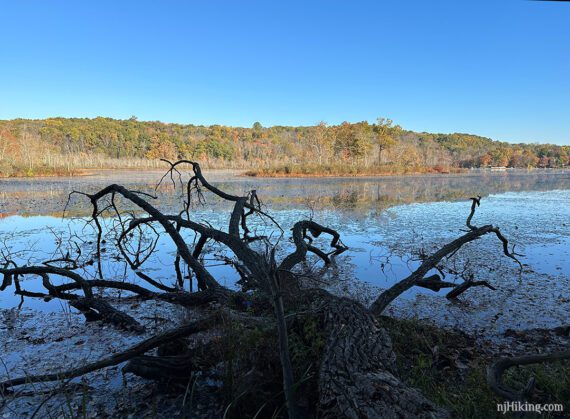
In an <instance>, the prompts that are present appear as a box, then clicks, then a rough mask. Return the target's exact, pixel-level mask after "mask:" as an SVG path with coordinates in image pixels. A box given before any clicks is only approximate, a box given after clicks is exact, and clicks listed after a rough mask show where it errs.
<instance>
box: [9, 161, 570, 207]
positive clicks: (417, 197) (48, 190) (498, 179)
mask: <svg viewBox="0 0 570 419" xmlns="http://www.w3.org/2000/svg"><path fill="white" fill-rule="evenodd" d="M0 182H1V183H0V205H2V204H3V203H6V204H8V205H13V206H14V207H10V208H2V209H3V212H6V211H10V212H13V211H19V212H20V213H27V214H30V215H37V214H49V213H50V212H55V211H56V210H58V209H59V208H62V204H63V203H65V200H66V199H67V191H68V190H69V189H72V188H73V187H74V185H76V184H74V183H73V181H49V180H41V181H38V180H32V181H30V180H26V181H21V180H20V181H0ZM108 182H109V179H108V178H106V179H98V180H90V179H88V178H86V179H85V181H84V183H85V186H83V185H82V187H83V188H84V189H85V190H90V189H92V190H95V189H96V188H97V187H98V186H99V185H101V184H104V183H108ZM153 182H154V180H153V181H152V182H151V181H147V180H140V181H137V180H136V179H134V180H131V181H130V184H129V186H130V187H132V188H136V189H140V190H149V189H154V187H153V185H154V183H153ZM215 184H216V185H218V186H219V187H220V188H222V189H224V190H228V191H231V192H233V193H242V192H243V191H245V190H249V189H258V190H261V189H263V190H264V191H265V195H264V203H265V204H266V205H268V206H271V207H272V208H274V209H290V208H299V207H301V208H305V207H306V206H307V202H308V201H310V202H313V203H314V204H315V205H316V207H315V209H323V208H331V209H335V210H339V211H342V210H348V211H358V210H370V209H374V210H383V209H385V208H388V207H390V206H394V205H401V204H409V203H413V202H433V201H453V200H458V199H464V198H466V197H469V196H471V195H472V194H473V192H474V191H476V192H477V194H479V195H481V196H487V195H489V194H496V193H503V192H510V191H512V192H518V191H548V190H553V189H568V188H569V187H570V177H569V176H568V175H567V174H565V173H545V172H538V171H537V172H533V173H528V172H507V173H475V174H473V175H471V174H470V175H451V176H405V177H383V178H357V179H354V178H350V179H347V178H326V179H324V178H313V179H311V178H304V179H244V178H231V179H230V180H227V181H222V182H215ZM159 192H162V194H161V197H162V198H161V205H164V206H170V205H175V204H176V202H178V198H179V197H178V195H176V194H174V193H172V192H168V191H166V190H164V191H163V190H160V191H159ZM16 205H17V207H16ZM86 211H87V208H86V207H85V208H81V207H79V208H76V213H75V214H74V215H78V216H79V215H86V214H87V212H86Z"/></svg>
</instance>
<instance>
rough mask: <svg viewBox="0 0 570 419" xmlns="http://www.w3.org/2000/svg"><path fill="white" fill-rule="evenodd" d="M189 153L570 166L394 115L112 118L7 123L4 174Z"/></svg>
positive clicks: (289, 162) (348, 165)
mask: <svg viewBox="0 0 570 419" xmlns="http://www.w3.org/2000/svg"><path fill="white" fill-rule="evenodd" d="M160 158H166V159H170V160H176V159H178V158H191V159H197V160H200V161H202V162H204V167H205V168H211V169H213V168H219V169H223V168H229V169H244V170H247V174H249V175H252V176H257V175H263V176H292V175H309V176H312V175H317V176H318V175H322V176H326V175H382V174H404V173H442V172H444V173H448V172H457V171H461V170H463V169H466V168H473V167H492V166H504V167H515V168H563V167H568V166H569V165H570V146H559V145H552V144H522V143H521V144H511V143H505V142H500V141H494V140H492V139H489V138H485V137H480V136H476V135H471V134H461V133H453V134H433V133H425V132H421V133H419V132H414V131H409V130H406V129H404V128H402V127H400V126H398V125H395V124H394V123H393V122H392V121H391V120H390V119H385V118H378V119H377V121H376V122H375V123H368V122H365V121H364V122H358V123H348V122H344V123H342V124H339V125H327V124H326V123H324V122H321V123H319V124H317V125H315V126H299V127H289V126H273V127H263V126H262V125H261V124H260V123H255V124H254V125H253V126H252V127H251V128H243V127H229V126H222V125H211V126H200V125H182V124H170V123H162V122H146V121H145V122H143V121H138V120H137V119H136V118H135V117H132V118H130V119H128V120H116V119H112V118H102V117H99V118H94V119H88V118H49V119H43V120H29V119H15V120H5V121H0V176H2V177H10V176H38V175H50V174H53V175H57V174H77V173H79V172H81V171H82V170H85V169H103V168H109V169H112V168H153V167H157V165H158V162H159V159H160Z"/></svg>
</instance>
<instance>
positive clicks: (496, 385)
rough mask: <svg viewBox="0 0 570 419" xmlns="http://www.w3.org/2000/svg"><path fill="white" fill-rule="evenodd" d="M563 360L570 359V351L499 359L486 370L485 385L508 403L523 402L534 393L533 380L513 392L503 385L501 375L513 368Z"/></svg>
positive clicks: (534, 381)
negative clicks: (508, 401)
mask: <svg viewBox="0 0 570 419" xmlns="http://www.w3.org/2000/svg"><path fill="white" fill-rule="evenodd" d="M564 359H570V350H567V351H562V352H554V353H548V354H539V355H524V356H517V357H512V358H501V359H498V360H497V361H495V362H493V364H491V365H490V366H489V368H487V383H488V384H489V387H491V389H492V390H493V391H494V392H495V393H496V394H497V395H499V396H501V397H503V398H505V399H507V400H510V401H520V402H524V401H526V400H528V399H529V398H530V397H531V395H532V393H533V392H534V389H535V385H536V380H535V378H534V377H532V378H530V379H529V381H528V382H527V384H526V386H525V387H524V388H523V389H520V390H515V389H512V388H510V387H509V386H507V385H506V384H505V383H503V374H504V373H505V371H507V370H508V369H509V368H512V367H515V366H520V365H531V364H542V363H546V362H555V361H561V360H564Z"/></svg>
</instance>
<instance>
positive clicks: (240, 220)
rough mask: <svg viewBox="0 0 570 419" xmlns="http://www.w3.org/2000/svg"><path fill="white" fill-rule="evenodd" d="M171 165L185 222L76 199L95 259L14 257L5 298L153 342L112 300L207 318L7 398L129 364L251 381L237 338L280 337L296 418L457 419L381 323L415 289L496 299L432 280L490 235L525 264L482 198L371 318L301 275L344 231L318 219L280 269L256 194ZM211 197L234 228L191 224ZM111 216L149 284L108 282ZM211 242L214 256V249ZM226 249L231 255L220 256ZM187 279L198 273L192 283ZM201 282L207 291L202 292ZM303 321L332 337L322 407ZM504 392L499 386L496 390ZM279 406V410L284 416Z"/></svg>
mask: <svg viewBox="0 0 570 419" xmlns="http://www.w3.org/2000/svg"><path fill="white" fill-rule="evenodd" d="M167 163H168V164H169V165H170V168H169V170H168V172H167V173H166V175H165V177H163V178H162V179H161V182H163V181H164V180H165V179H170V181H171V182H172V183H173V185H175V186H177V185H180V187H181V188H183V190H184V198H183V200H182V201H183V202H182V207H181V209H180V211H179V212H178V213H174V214H165V213H163V212H162V211H160V210H159V209H158V208H157V207H156V206H155V205H153V204H152V201H153V200H154V199H155V197H154V196H153V195H150V194H147V193H143V192H139V191H133V190H129V189H127V188H125V187H123V186H121V185H115V184H114V185H109V186H107V187H105V188H103V189H101V190H100V191H98V192H96V193H93V194H87V193H84V192H79V191H74V192H72V193H71V194H70V197H71V196H75V195H79V196H82V197H84V198H86V199H87V200H88V201H89V202H90V204H91V206H92V213H91V220H90V223H91V224H92V225H93V226H94V228H95V231H96V238H95V247H94V248H95V257H94V258H93V259H89V260H88V261H87V262H81V261H80V260H79V258H78V257H75V258H74V257H70V256H69V253H68V254H66V255H63V256H62V257H61V258H57V260H50V261H46V262H44V264H41V265H34V266H27V265H25V266H18V265H17V264H16V262H14V260H12V259H11V258H10V257H9V254H6V255H5V256H4V259H5V260H4V261H3V264H2V265H3V266H2V267H1V268H0V274H2V275H3V281H2V285H1V286H0V291H4V290H5V289H7V288H8V287H9V286H11V285H14V289H15V293H16V294H18V295H20V296H22V298H43V299H46V300H48V299H54V298H56V299H61V300H65V301H68V302H69V304H70V305H72V306H73V307H75V308H77V309H78V310H79V311H80V312H81V313H83V314H84V316H85V318H86V320H87V321H93V320H99V321H102V322H106V323H109V324H111V325H113V326H114V327H117V328H119V329H121V330H125V331H126V332H128V333H143V332H144V327H143V326H142V325H141V324H140V323H139V322H138V321H137V320H136V319H134V318H133V317H132V316H131V315H129V314H128V313H125V312H122V311H120V310H119V309H117V308H116V307H114V306H113V304H112V303H113V299H112V298H110V297H108V298H107V297H106V296H105V295H106V294H105V292H110V291H121V292H127V293H128V294H129V298H135V299H143V300H157V301H163V302H167V303H169V304H173V305H178V306H182V307H189V308H196V309H202V310H204V311H203V314H204V316H203V319H201V320H197V321H194V322H191V323H188V324H183V325H180V326H177V327H173V328H172V329H171V330H168V331H165V332H163V333H160V334H156V335H154V336H151V337H150V338H147V339H145V340H142V341H141V342H139V343H138V344H136V345H134V346H132V347H130V348H127V349H126V350H124V351H122V352H118V353H115V354H113V355H110V356H109V357H107V358H104V359H101V360H99V361H97V362H94V363H91V364H88V365H83V366H79V367H75V368H72V369H69V370H64V371H59V372H54V373H50V374H42V375H28V376H26V377H16V378H10V379H7V380H4V381H3V382H0V393H1V394H2V395H3V397H8V396H9V394H10V393H11V392H12V391H13V390H14V388H15V387H17V386H21V385H26V384H31V383H35V382H51V381H58V380H65V379H71V378H74V377H78V376H81V375H84V374H87V373H89V372H92V371H96V370H99V369H102V368H106V367H109V366H113V365H118V364H122V363H125V362H127V364H126V365H125V366H124V368H123V372H125V373H133V374H136V375H139V376H141V377H144V378H149V379H154V380H163V381H164V380H166V381H173V382H176V381H188V380H189V378H190V377H191V376H192V375H193V374H195V373H197V372H198V371H204V370H208V369H211V368H215V367H216V365H218V364H219V363H220V362H235V363H236V365H238V366H239V365H241V368H242V370H243V371H241V372H244V373H245V371H246V369H247V368H251V366H252V364H256V362H257V365H254V369H257V370H259V369H263V368H264V365H259V360H255V359H251V354H248V353H244V352H243V351H240V350H239V348H238V349H236V348H231V347H232V346H239V345H240V343H241V342H242V340H243V339H244V336H247V335H248V333H247V332H244V333H241V334H236V333H235V330H236V329H239V330H242V331H247V330H248V329H256V330H262V331H264V333H265V334H266V335H267V334H269V335H271V336H274V339H275V340H276V341H277V350H276V351H275V350H273V351H272V350H271V349H270V348H271V344H270V343H268V344H267V345H269V346H267V345H266V347H265V349H266V350H269V351H270V352H272V353H273V354H274V355H275V356H274V358H275V359H272V360H270V362H269V363H268V365H273V366H275V365H277V364H278V365H279V369H280V374H281V379H282V390H283V393H282V394H283V400H284V403H285V405H286V410H287V414H288V416H289V417H290V418H295V417H304V416H319V417H330V418H336V417H348V418H358V417H386V418H391V417H403V416H407V417H408V416H409V417H425V418H431V417H448V416H450V413H449V412H448V411H446V410H445V409H443V408H441V407H438V406H436V405H435V404H434V403H433V402H431V401H430V400H429V399H428V398H426V397H425V396H424V395H422V394H421V393H420V392H419V391H418V390H416V389H414V388H410V387H409V386H407V385H406V384H405V383H404V382H402V380H400V379H399V378H398V372H397V371H396V368H395V363H394V360H395V354H394V352H393V350H392V345H391V340H390V336H389V335H388V333H387V332H386V331H385V330H384V328H383V327H382V324H381V321H379V318H380V315H381V314H382V313H383V312H384V310H385V309H386V307H388V305H389V304H390V303H391V302H393V301H394V300H395V299H396V298H398V296H400V295H401V294H402V293H403V292H405V291H406V290H408V289H410V288H411V287H414V286H419V287H424V288H428V289H432V290H434V291H439V290H440V289H442V288H451V291H450V292H449V293H448V294H447V297H448V298H457V297H458V296H459V295H460V294H462V293H463V292H465V291H466V290H467V289H469V288H471V287H474V286H486V287H488V288H491V289H494V288H493V286H491V285H490V284H489V283H487V282H486V281H475V280H474V279H473V277H468V278H466V279H465V280H464V282H461V283H454V282H448V281H444V278H442V277H441V276H440V275H439V274H436V273H433V272H434V271H438V272H439V273H440V274H441V273H442V272H443V266H442V264H443V261H445V260H446V259H449V258H451V257H452V256H454V255H455V254H456V253H457V252H458V251H459V250H460V249H461V248H462V247H463V246H464V245H466V244H467V243H470V242H473V241H475V240H478V239H480V238H481V237H483V236H485V235H493V236H495V237H497V239H499V240H500V241H501V243H502V246H503V247H502V249H503V253H504V255H505V256H507V257H509V258H511V259H513V260H514V261H515V262H516V263H518V264H519V265H520V262H519V261H518V259H517V254H516V253H515V252H514V246H513V247H511V248H509V243H508V240H507V239H506V238H505V237H504V236H503V234H502V233H501V232H500V229H499V228H498V227H496V226H493V225H485V226H482V227H476V226H474V225H472V223H471V221H472V219H473V217H474V215H475V211H476V208H477V206H479V205H480V197H477V198H471V199H472V205H471V211H470V213H469V216H468V218H467V222H466V225H467V228H468V230H467V231H466V232H465V234H463V235H461V236H460V237H458V238H457V239H455V240H453V241H451V242H450V243H447V244H445V245H444V246H442V247H441V248H440V249H439V250H437V251H435V252H434V253H432V254H431V255H425V257H424V258H423V259H422V261H421V264H420V265H419V267H418V268H417V269H415V270H414V271H413V272H412V273H411V274H410V275H409V276H408V277H407V278H404V279H403V280H401V281H399V282H397V283H396V284H395V285H393V286H392V287H391V288H389V289H387V290H385V291H384V292H382V293H381V294H380V295H379V296H378V297H377V298H376V300H375V301H374V303H373V304H372V305H371V307H370V308H369V309H368V308H366V307H364V306H362V305H361V304H359V303H358V302H356V301H353V300H351V299H348V298H343V297H338V296H335V295H332V294H330V293H328V292H326V291H324V290H322V289H314V288H307V287H305V286H304V284H303V282H302V280H301V279H300V278H301V275H299V271H300V269H301V268H302V265H303V263H305V261H306V260H307V256H308V254H313V255H316V256H317V257H318V258H319V259H320V260H322V262H323V263H324V264H325V265H327V264H330V263H331V262H332V261H333V260H334V258H335V257H336V256H337V255H339V254H341V253H343V252H344V251H346V250H347V247H346V246H345V245H344V244H343V243H342V241H341V238H340V235H339V233H338V232H337V231H336V230H334V229H332V228H330V227H327V226H323V225H321V224H318V223H317V222H315V221H313V220H301V221H298V222H296V223H295V224H294V226H293V228H292V237H291V239H292V245H293V247H294V249H293V251H291V252H290V253H289V254H287V255H285V256H284V257H282V258H281V260H280V261H279V260H277V259H278V257H277V256H276V255H277V245H276V243H275V240H274V241H271V240H270V238H269V237H268V236H267V235H257V234H252V230H251V228H250V224H248V222H249V221H250V220H251V218H252V217H260V219H262V220H265V221H266V222H268V223H270V224H272V225H274V229H275V230H277V231H279V232H280V233H282V234H284V233H283V230H282V228H281V226H279V224H278V223H277V222H276V220H275V219H274V218H273V217H272V216H271V215H270V214H269V213H268V212H267V211H265V210H264V209H263V205H262V202H261V200H260V199H259V197H258V195H257V192H256V191H250V192H249V193H248V194H247V195H245V196H237V195H232V194H229V193H227V192H225V191H222V190H220V189H219V188H217V187H216V186H214V185H212V184H210V183H209V182H208V181H207V180H206V179H205V177H204V176H203V174H202V172H201V169H200V166H199V164H198V163H196V162H192V161H188V160H181V161H177V162H174V163H171V162H167ZM184 165H188V166H189V167H190V168H191V172H190V177H189V179H188V180H184V179H183V174H182V173H181V172H180V170H179V168H180V167H181V166H184ZM205 193H210V194H212V195H213V196H215V197H216V198H217V199H220V200H222V201H224V202H228V203H231V205H232V208H231V211H230V217H229V222H228V226H227V228H226V229H224V228H219V227H213V226H212V225H210V224H208V223H207V222H198V221H196V220H193V219H192V206H193V203H195V202H198V203H203V202H204V196H205ZM119 198H120V199H119ZM119 201H120V202H119ZM125 203H128V204H129V205H131V206H134V207H135V209H132V208H130V207H129V209H122V207H121V205H122V204H125ZM104 217H112V219H113V220H114V222H113V232H114V241H115V243H114V244H115V246H116V247H117V249H118V251H119V254H120V257H121V259H122V260H123V261H124V262H125V263H126V264H127V266H128V267H129V268H130V269H131V270H132V271H133V272H134V274H135V275H136V276H137V277H138V278H139V280H140V281H139V282H138V283H131V282H125V281H117V280H114V279H112V278H105V271H104V269H103V267H102V262H101V255H102V253H103V252H104V251H105V248H104V246H103V245H104V241H105V239H104V234H103V233H104V232H103V222H102V220H103V219H104ZM188 232H189V233H190V234H191V235H192V237H193V240H192V241H191V242H190V241H189V240H188V239H187V238H185V237H187V236H185V234H186V233H188ZM145 234H150V235H151V236H153V235H154V236H153V237H154V238H151V239H148V237H147V238H146V239H144V237H145ZM160 235H167V236H168V237H169V238H170V240H171V241H172V243H173V245H174V247H175V249H176V257H175V260H174V262H173V275H174V274H175V275H176V278H175V280H173V283H172V284H163V283H161V282H160V281H158V280H156V279H153V278H151V277H150V275H149V274H148V273H146V272H144V267H145V262H146V261H147V260H148V257H149V255H150V254H152V253H153V251H154V250H155V247H156V244H157V241H158V239H157V238H158V237H159V236H160ZM323 235H327V236H330V238H331V239H330V242H329V249H322V248H320V247H319V246H317V245H316V244H315V242H314V239H316V238H318V237H320V236H323ZM277 241H278V240H277ZM210 244H211V245H212V247H208V246H209V245H210ZM221 248H223V249H225V251H227V252H228V254H229V255H231V256H227V255H224V256H223V257H220V256H219V249H221ZM214 253H217V254H218V258H219V259H220V258H221V259H222V260H223V261H224V263H227V264H228V265H230V266H231V267H232V268H233V269H234V270H235V272H236V273H237V275H239V277H240V280H239V285H240V287H241V289H240V290H238V291H236V290H232V289H229V288H226V287H224V286H222V285H221V284H220V283H219V282H218V280H217V279H216V278H215V277H214V276H213V275H212V274H211V272H210V271H209V270H208V267H207V264H206V263H205V256H206V254H210V255H211V254H214ZM94 259H95V260H94ZM86 264H87V265H90V266H91V265H95V267H96V277H95V278H85V277H84V276H83V275H81V274H80V272H81V269H82V267H84V266H85V265H86ZM184 271H187V272H188V275H187V276H186V277H185V276H184V275H183V272H184ZM30 276H36V277H39V278H41V281H42V285H43V288H44V289H45V291H44V292H37V291H29V290H26V289H25V288H24V285H23V283H22V281H21V279H22V278H23V277H30ZM53 278H58V280H59V282H61V281H63V283H60V284H56V283H55V282H54V281H53ZM194 283H196V288H197V289H196V290H194V288H193V284H194ZM185 287H186V288H187V289H185ZM102 291H104V292H102ZM212 303H215V304H214V305H212ZM302 313H309V315H308V316H309V317H311V318H312V319H313V321H315V322H317V324H318V325H319V330H320V333H322V334H323V336H324V338H323V340H324V341H323V344H322V345H321V346H320V347H319V354H318V362H319V365H318V367H317V368H316V370H317V371H316V373H315V374H314V386H315V387H316V392H317V396H316V405H315V406H308V405H307V403H306V402H302V400H301V399H302V397H301V396H300V394H299V392H298V391H297V389H298V387H299V385H300V384H299V383H300V382H302V381H303V377H300V376H299V372H298V371H297V372H296V370H297V368H296V366H295V365H293V363H292V359H291V351H290V341H289V340H290V334H291V329H292V328H294V327H296V326H295V322H302V321H303V314H302ZM228 321H229V322H231V323H232V324H233V327H232V330H228V329H227V328H226V327H225V326H224V325H226V324H227V323H228ZM212 329H215V330H217V331H218V333H219V334H220V335H221V336H222V337H224V336H225V338H226V339H225V340H224V339H222V340H215V341H211V342H209V343H204V344H201V345H198V346H194V347H189V346H188V345H187V344H185V343H184V342H185V341H184V338H187V337H189V336H191V335H194V334H196V333H199V332H202V331H204V330H212ZM181 342H182V343H181ZM174 343H178V345H174V346H175V347H176V348H177V349H176V350H172V347H173V346H172V345H173V344H174ZM155 348H157V349H158V350H157V353H156V354H149V353H150V352H151V351H152V350H153V349H155ZM169 348H170V349H169ZM268 348H269V349H268ZM499 367H500V366H499ZM265 368H269V366H265ZM503 369H504V368H503ZM497 371H498V372H497V373H494V374H493V377H494V379H495V383H496V382H500V373H501V371H502V370H501V368H498V369H497ZM246 375H247V374H246ZM492 385H493V384H492ZM496 387H497V385H494V386H493V388H496ZM277 399H279V397H277ZM278 406H279V402H278V401H277V402H275V408H277V407H278ZM249 413H252V412H249Z"/></svg>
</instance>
